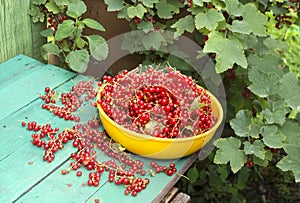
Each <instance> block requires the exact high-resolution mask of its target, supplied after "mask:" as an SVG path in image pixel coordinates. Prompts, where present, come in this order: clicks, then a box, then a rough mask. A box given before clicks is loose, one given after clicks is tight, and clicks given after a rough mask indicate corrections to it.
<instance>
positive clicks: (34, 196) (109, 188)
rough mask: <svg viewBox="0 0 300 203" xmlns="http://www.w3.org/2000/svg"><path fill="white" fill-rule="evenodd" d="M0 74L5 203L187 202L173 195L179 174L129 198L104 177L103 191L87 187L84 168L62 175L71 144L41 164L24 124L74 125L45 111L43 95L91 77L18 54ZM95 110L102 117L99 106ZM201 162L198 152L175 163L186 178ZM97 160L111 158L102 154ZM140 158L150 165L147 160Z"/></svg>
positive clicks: (1, 195) (0, 188)
mask: <svg viewBox="0 0 300 203" xmlns="http://www.w3.org/2000/svg"><path fill="white" fill-rule="evenodd" d="M0 73H1V74H0V107H1V108H0V202H1V203H7V202H29V203H35V202H43V203H46V202H51V203H53V202H63V203H71V202H74V203H78V202H101V203H114V202H122V203H125V202H162V201H163V202H172V200H171V199H172V198H173V197H174V196H175V197H174V198H173V199H174V201H176V202H178V201H180V202H185V201H183V200H182V199H180V198H182V197H183V196H184V195H183V196H182V194H181V193H178V190H177V192H174V189H173V190H171V192H169V191H170V189H171V188H172V187H173V186H174V184H175V183H176V182H177V181H178V179H179V178H180V176H178V175H173V176H167V175H165V174H157V175H156V176H155V177H149V179H150V183H149V184H148V186H147V189H146V190H144V191H142V192H141V193H139V194H138V196H136V197H132V196H125V195H124V193H123V192H124V188H123V187H122V186H117V185H115V184H111V183H108V182H107V179H106V180H105V178H103V180H101V181H100V185H99V186H98V187H89V186H87V185H86V181H87V175H88V171H87V170H86V171H85V169H81V171H82V172H83V175H82V176H81V177H78V176H76V172H71V173H69V174H67V175H64V176H63V175H62V174H61V171H62V169H67V168H68V167H69V164H70V161H69V156H70V154H71V152H74V148H73V147H71V143H67V145H66V147H65V149H64V150H60V151H59V152H58V153H57V154H56V157H55V159H54V161H53V162H51V163H47V162H46V161H43V160H42V156H43V153H44V151H43V149H40V148H37V147H35V146H33V145H32V144H31V143H30V141H31V132H29V131H27V130H25V128H22V127H21V121H22V120H25V121H32V120H34V121H37V122H39V123H51V124H53V125H55V126H56V127H59V128H60V129H64V128H66V127H71V124H70V122H66V121H63V120H62V119H58V118H57V117H56V116H53V115H52V114H49V112H47V111H45V110H44V109H42V108H41V104H42V100H40V99H39V96H40V94H39V93H42V92H43V90H44V87H46V86H49V87H50V88H56V89H57V91H63V90H70V88H71V87H72V86H73V85H74V81H76V80H83V79H89V78H88V77H86V76H82V75H76V74H75V73H73V72H69V71H67V70H64V69H61V68H58V67H55V66H53V65H45V64H43V63H41V62H38V61H36V60H34V59H32V58H29V57H27V56H25V55H17V56H15V57H14V58H12V59H10V60H8V61H6V62H4V63H2V64H0ZM93 110H94V111H95V112H94V113H97V112H96V109H95V108H93ZM68 144H69V145H68ZM67 146H70V147H67ZM196 158H197V155H196V154H194V155H191V156H189V157H185V158H182V159H180V160H176V167H177V170H178V172H179V173H180V174H183V173H184V172H185V171H186V170H187V168H188V167H190V166H191V164H192V163H193V162H194V160H195V159H196ZM98 159H103V160H106V159H108V157H106V156H105V155H101V157H99V158H98ZM139 159H141V160H144V161H145V162H147V161H149V160H147V159H145V158H142V157H139ZM169 162H170V161H166V163H169ZM168 192H169V195H168V197H167V196H166V194H167V193H168ZM170 193H171V194H170ZM175 194H179V195H177V196H176V195H175ZM170 196H171V197H172V198H170ZM176 198H177V199H178V201H177V200H176Z"/></svg>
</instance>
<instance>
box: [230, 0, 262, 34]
mask: <svg viewBox="0 0 300 203" xmlns="http://www.w3.org/2000/svg"><path fill="white" fill-rule="evenodd" d="M243 7H244V12H243V15H242V17H243V20H242V21H238V20H234V21H233V22H232V25H228V28H229V29H230V30H231V31H232V32H238V33H242V34H250V33H253V34H255V35H257V36H266V35H267V33H266V28H265V25H266V23H267V16H265V15H264V14H262V13H260V11H259V10H257V8H256V6H255V5H254V4H253V3H248V4H246V5H244V6H243Z"/></svg>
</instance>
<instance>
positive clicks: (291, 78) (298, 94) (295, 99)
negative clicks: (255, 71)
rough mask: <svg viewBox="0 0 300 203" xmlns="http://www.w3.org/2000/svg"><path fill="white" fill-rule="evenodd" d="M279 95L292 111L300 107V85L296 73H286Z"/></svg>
mask: <svg viewBox="0 0 300 203" xmlns="http://www.w3.org/2000/svg"><path fill="white" fill-rule="evenodd" d="M278 94H279V96H281V97H282V98H283V99H284V100H285V101H286V103H287V104H288V105H289V106H290V107H291V108H292V109H295V110H297V109H298V108H299V107H300V85H299V81H298V78H297V77H296V75H295V74H294V73H286V74H285V75H284V76H283V77H282V79H281V80H280V88H279V91H278Z"/></svg>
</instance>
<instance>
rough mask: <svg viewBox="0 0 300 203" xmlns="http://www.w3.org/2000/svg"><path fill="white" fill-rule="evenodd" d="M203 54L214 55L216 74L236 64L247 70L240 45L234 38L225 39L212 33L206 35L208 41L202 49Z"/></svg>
mask: <svg viewBox="0 0 300 203" xmlns="http://www.w3.org/2000/svg"><path fill="white" fill-rule="evenodd" d="M203 52H204V53H209V52H210V53H216V61H217V63H216V72H217V73H221V72H224V71H226V70H227V69H229V68H231V67H232V66H233V65H234V64H238V65H240V66H241V67H243V68H247V65H248V63H247V59H246V57H245V55H244V50H243V46H242V44H241V43H240V42H239V40H237V39H236V38H234V37H231V38H225V37H224V35H222V34H221V33H219V32H216V31H213V32H211V33H210V34H209V35H208V40H207V41H206V45H205V46H204V49H203Z"/></svg>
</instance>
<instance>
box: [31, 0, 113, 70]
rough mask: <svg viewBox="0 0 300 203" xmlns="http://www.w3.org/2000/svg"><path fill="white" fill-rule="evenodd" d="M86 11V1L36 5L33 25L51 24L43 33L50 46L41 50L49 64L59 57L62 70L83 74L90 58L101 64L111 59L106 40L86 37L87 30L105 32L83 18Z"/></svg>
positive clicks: (37, 3)
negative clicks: (99, 61) (106, 59)
mask: <svg viewBox="0 0 300 203" xmlns="http://www.w3.org/2000/svg"><path fill="white" fill-rule="evenodd" d="M115 4H116V3H115ZM116 5H117V4H116ZM116 5H115V6H116ZM86 11H87V7H86V5H85V3H84V1H82V0H76V1H73V0H50V1H37V0H36V1H33V6H32V8H31V10H30V11H29V14H30V15H31V16H32V20H33V22H38V21H40V22H47V28H45V29H44V30H43V31H41V33H40V34H41V35H42V36H43V37H46V38H47V44H45V45H43V46H42V48H41V53H42V56H43V58H44V59H45V60H48V57H49V55H55V56H57V57H58V58H60V61H61V62H62V64H61V66H65V65H66V67H67V68H70V69H72V70H73V71H75V72H80V73H82V72H85V71H86V69H87V65H88V61H89V57H90V55H91V56H92V57H94V58H95V59H97V60H103V59H105V58H106V57H107V55H108V45H107V43H106V41H105V40H104V38H103V37H101V36H100V35H92V36H85V35H83V31H84V28H85V27H88V28H91V29H95V30H98V31H105V29H104V27H103V26H102V25H101V24H100V23H99V22H98V21H96V20H93V19H91V18H82V15H83V14H85V13H86Z"/></svg>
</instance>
